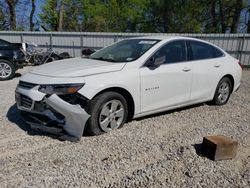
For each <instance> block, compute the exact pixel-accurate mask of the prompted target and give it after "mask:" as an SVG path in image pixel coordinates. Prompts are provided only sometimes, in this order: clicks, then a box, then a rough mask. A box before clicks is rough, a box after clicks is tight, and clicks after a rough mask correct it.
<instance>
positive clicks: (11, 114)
mask: <svg viewBox="0 0 250 188" xmlns="http://www.w3.org/2000/svg"><path fill="white" fill-rule="evenodd" d="M6 116H7V118H8V120H9V121H10V122H12V123H14V124H16V125H17V126H18V127H19V128H20V129H22V130H23V131H25V132H27V134H28V135H31V136H48V137H51V138H53V139H58V136H59V135H55V134H50V133H46V132H43V131H40V130H36V129H32V128H31V127H30V125H28V124H27V123H26V122H25V121H24V119H23V118H22V116H21V114H20V112H19V110H18V109H17V106H16V104H14V105H12V106H11V107H10V108H9V110H8V112H7V115H6Z"/></svg>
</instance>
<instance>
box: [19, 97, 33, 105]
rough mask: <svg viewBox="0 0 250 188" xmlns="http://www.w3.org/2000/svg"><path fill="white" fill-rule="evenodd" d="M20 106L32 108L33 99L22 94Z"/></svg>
mask: <svg viewBox="0 0 250 188" xmlns="http://www.w3.org/2000/svg"><path fill="white" fill-rule="evenodd" d="M20 106H22V107H24V108H31V107H32V99H31V98H29V97H27V96H25V95H21V96H20Z"/></svg>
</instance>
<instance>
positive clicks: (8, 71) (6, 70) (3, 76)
mask: <svg viewBox="0 0 250 188" xmlns="http://www.w3.org/2000/svg"><path fill="white" fill-rule="evenodd" d="M14 75H15V67H14V65H13V63H11V62H10V61H6V60H3V59H1V60H0V81H1V80H9V79H11V78H13V77H14Z"/></svg>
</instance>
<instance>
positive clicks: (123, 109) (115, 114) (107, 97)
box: [86, 92, 128, 135]
mask: <svg viewBox="0 0 250 188" xmlns="http://www.w3.org/2000/svg"><path fill="white" fill-rule="evenodd" d="M87 111H88V112H89V114H90V115H91V117H90V119H89V120H88V123H87V128H86V131H87V133H88V134H90V135H100V134H103V133H105V132H110V131H112V130H115V129H118V128H121V127H122V126H123V124H124V122H125V121H126V119H127V116H128V107H127V102H126V100H125V99H124V97H123V96H122V95H120V94H119V93H116V92H105V93H103V94H101V95H98V96H97V97H95V98H94V99H93V100H92V101H90V103H89V104H88V107H87Z"/></svg>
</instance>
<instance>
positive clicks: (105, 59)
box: [91, 57, 116, 62]
mask: <svg viewBox="0 0 250 188" xmlns="http://www.w3.org/2000/svg"><path fill="white" fill-rule="evenodd" d="M91 59H95V60H101V61H109V62H116V61H115V60H114V59H109V58H104V57H98V58H91Z"/></svg>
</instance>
